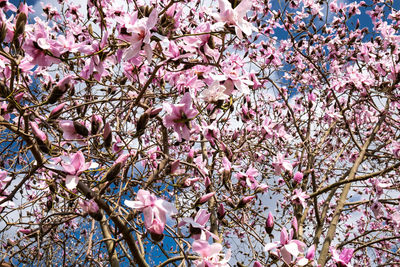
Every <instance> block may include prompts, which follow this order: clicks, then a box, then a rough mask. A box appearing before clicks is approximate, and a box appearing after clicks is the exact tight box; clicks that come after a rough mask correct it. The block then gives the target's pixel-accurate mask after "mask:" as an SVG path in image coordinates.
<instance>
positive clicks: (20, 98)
mask: <svg viewBox="0 0 400 267" xmlns="http://www.w3.org/2000/svg"><path fill="white" fill-rule="evenodd" d="M23 97H24V93H23V92H22V93H19V94H16V95H15V96H14V99H15V101H16V102H20V101H21V100H22V98H23Z"/></svg>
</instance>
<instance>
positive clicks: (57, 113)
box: [47, 103, 65, 121]
mask: <svg viewBox="0 0 400 267" xmlns="http://www.w3.org/2000/svg"><path fill="white" fill-rule="evenodd" d="M64 106H65V103H62V104H60V105H58V106H57V107H55V108H54V109H53V110H52V111H51V112H50V115H49V118H48V119H47V120H48V121H51V120H55V119H57V118H58V117H59V116H60V115H61V113H62V111H63V109H64Z"/></svg>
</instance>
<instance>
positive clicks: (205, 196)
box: [196, 192, 215, 205]
mask: <svg viewBox="0 0 400 267" xmlns="http://www.w3.org/2000/svg"><path fill="white" fill-rule="evenodd" d="M214 195H215V192H211V193H208V194H205V195H204V196H202V197H200V198H199V199H198V200H197V201H196V204H198V205H201V204H204V203H206V202H207V201H209V200H210V199H211V198H212V197H213V196H214Z"/></svg>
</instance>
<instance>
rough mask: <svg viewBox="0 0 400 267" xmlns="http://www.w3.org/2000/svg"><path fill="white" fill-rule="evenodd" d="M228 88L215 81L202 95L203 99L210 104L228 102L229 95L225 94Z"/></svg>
mask: <svg viewBox="0 0 400 267" xmlns="http://www.w3.org/2000/svg"><path fill="white" fill-rule="evenodd" d="M225 91H226V87H225V86H223V85H221V84H220V83H219V82H218V81H214V82H213V83H212V84H211V85H210V86H209V87H208V88H207V89H205V90H204V91H203V92H202V93H201V98H202V99H204V101H206V102H208V103H215V102H217V101H218V100H227V99H229V95H227V94H225Z"/></svg>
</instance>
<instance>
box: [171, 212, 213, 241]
mask: <svg viewBox="0 0 400 267" xmlns="http://www.w3.org/2000/svg"><path fill="white" fill-rule="evenodd" d="M210 216H211V214H210V213H209V212H207V210H205V209H200V210H199V211H198V212H197V214H196V216H195V217H194V219H193V218H183V219H182V221H181V222H180V223H179V225H178V226H179V227H181V226H183V225H186V224H189V225H190V228H191V230H195V229H199V230H201V233H200V234H192V238H193V239H195V240H197V239H202V240H208V237H209V236H212V238H214V239H215V240H219V238H218V236H216V235H215V234H213V233H211V232H210V231H209V230H208V229H207V228H206V223H207V222H208V219H209V218H210Z"/></svg>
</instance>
